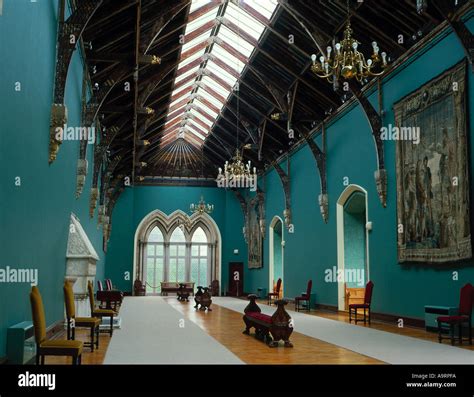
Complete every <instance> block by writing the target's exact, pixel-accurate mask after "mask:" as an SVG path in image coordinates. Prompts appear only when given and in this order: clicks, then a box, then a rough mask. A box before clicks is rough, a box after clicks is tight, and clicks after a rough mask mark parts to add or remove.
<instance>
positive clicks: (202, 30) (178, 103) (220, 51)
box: [162, 0, 278, 145]
mask: <svg viewBox="0 0 474 397" xmlns="http://www.w3.org/2000/svg"><path fill="white" fill-rule="evenodd" d="M277 4H278V2H277V0H231V1H228V0H227V1H225V2H224V1H222V0H193V1H192V3H191V7H190V11H189V16H188V21H189V22H188V24H187V25H186V29H185V34H184V40H185V42H184V43H183V46H182V50H181V60H180V63H179V65H178V70H177V73H176V78H175V89H174V91H173V93H172V95H171V97H172V103H171V104H170V113H169V115H168V118H167V119H166V122H165V131H164V133H163V138H162V139H163V140H165V139H166V141H168V138H170V136H171V135H173V134H174V135H176V138H177V137H178V136H180V137H184V138H185V139H186V135H187V134H190V135H189V138H190V140H192V141H193V142H196V141H199V142H200V144H201V145H202V143H203V142H204V140H205V139H206V137H207V136H208V134H209V132H210V130H211V128H212V126H213V124H214V122H215V120H216V119H217V117H218V116H219V113H220V112H221V111H222V109H223V107H224V106H225V103H226V102H227V100H228V97H229V94H230V93H231V90H232V87H234V85H235V83H236V81H237V79H238V78H239V77H240V75H241V73H242V70H243V69H244V67H245V64H246V63H244V62H242V60H248V59H249V58H250V56H251V54H252V52H253V50H254V44H253V43H250V42H248V41H246V40H245V39H244V38H243V37H241V36H240V35H239V30H240V31H242V32H245V34H246V35H248V36H250V37H251V38H252V39H253V40H255V41H256V42H258V41H259V40H260V38H261V36H262V33H263V32H264V30H265V25H264V24H263V23H262V22H260V21H259V20H261V21H265V20H266V21H268V22H269V21H270V19H271V17H272V15H273V13H274V11H275V9H276V7H277ZM249 11H250V12H249ZM252 13H253V14H254V15H255V14H257V17H258V19H259V20H258V19H256V18H255V17H254V16H253V15H252ZM258 14H259V15H258ZM250 41H251V40H250ZM230 51H231V52H232V53H231V52H230ZM237 57H239V58H240V59H239V58H237ZM173 106H174V108H173ZM177 120H180V121H179V122H178V121H177Z"/></svg>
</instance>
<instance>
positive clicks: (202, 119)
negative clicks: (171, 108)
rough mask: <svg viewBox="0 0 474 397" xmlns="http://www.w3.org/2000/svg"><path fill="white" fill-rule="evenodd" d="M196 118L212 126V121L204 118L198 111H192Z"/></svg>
mask: <svg viewBox="0 0 474 397" xmlns="http://www.w3.org/2000/svg"><path fill="white" fill-rule="evenodd" d="M190 113H191V114H192V115H193V116H194V117H195V118H197V119H199V120H201V121H202V122H203V123H204V124H207V125H208V126H209V127H210V126H211V125H212V121H210V120H209V119H207V118H206V117H204V116H203V115H202V114H201V113H199V112H197V111H196V110H194V109H193V110H191V112H190Z"/></svg>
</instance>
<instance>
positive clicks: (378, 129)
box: [349, 82, 387, 207]
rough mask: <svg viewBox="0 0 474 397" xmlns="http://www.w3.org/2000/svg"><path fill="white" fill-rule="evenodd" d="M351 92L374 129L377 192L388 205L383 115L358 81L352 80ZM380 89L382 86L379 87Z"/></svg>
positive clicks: (382, 201) (383, 202) (383, 203)
mask: <svg viewBox="0 0 474 397" xmlns="http://www.w3.org/2000/svg"><path fill="white" fill-rule="evenodd" d="M349 85H350V89H351V92H352V93H353V94H354V97H355V98H356V99H357V101H358V102H359V104H360V106H361V108H362V110H363V111H364V113H365V115H366V117H367V120H368V121H369V124H370V128H371V130H372V136H373V137H374V142H375V147H376V152H377V166H378V168H377V170H376V171H375V174H374V175H375V183H376V185H377V193H378V195H379V199H380V202H381V203H382V205H383V206H384V207H386V206H387V171H386V170H385V158H384V147H383V140H382V137H381V134H382V117H381V116H380V115H379V113H378V112H377V110H375V108H374V107H373V106H372V104H371V103H370V101H369V100H368V99H367V98H366V97H365V96H364V94H363V93H362V92H361V91H360V88H359V87H358V86H357V85H356V83H354V82H351V83H350V84H349ZM379 89H380V88H379Z"/></svg>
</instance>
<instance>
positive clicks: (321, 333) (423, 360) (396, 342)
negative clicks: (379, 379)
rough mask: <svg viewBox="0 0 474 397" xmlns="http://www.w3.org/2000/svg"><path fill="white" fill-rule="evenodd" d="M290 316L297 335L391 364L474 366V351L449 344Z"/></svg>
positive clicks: (233, 302)
mask: <svg viewBox="0 0 474 397" xmlns="http://www.w3.org/2000/svg"><path fill="white" fill-rule="evenodd" d="M212 302H213V304H216V305H219V306H222V307H225V308H227V309H231V310H234V311H237V312H239V313H243V311H244V308H245V306H247V304H248V302H247V301H245V300H241V299H236V298H227V297H213V298H212ZM259 306H260V308H261V309H262V313H265V314H270V315H271V314H273V313H274V312H275V309H276V308H275V306H271V307H270V306H267V305H259ZM288 313H289V314H290V316H291V317H292V318H293V320H294V332H299V333H301V334H304V335H307V336H310V337H312V338H316V339H319V340H322V341H324V342H328V343H332V344H334V345H337V346H340V347H343V348H345V349H348V350H352V351H354V352H356V353H360V354H363V355H365V356H369V357H372V358H375V359H377V360H380V361H384V362H386V363H389V364H474V351H469V350H466V349H461V348H458V347H453V346H451V345H450V344H448V343H450V342H449V341H443V342H444V343H443V344H440V343H433V342H429V341H425V340H422V339H416V338H412V337H408V336H403V335H397V334H393V333H390V332H384V331H378V330H375V329H371V328H366V327H361V326H356V325H353V324H347V323H343V322H341V321H335V320H330V319H327V318H323V317H318V316H313V315H307V314H303V313H299V312H294V311H288ZM242 327H243V324H242ZM464 343H466V342H464Z"/></svg>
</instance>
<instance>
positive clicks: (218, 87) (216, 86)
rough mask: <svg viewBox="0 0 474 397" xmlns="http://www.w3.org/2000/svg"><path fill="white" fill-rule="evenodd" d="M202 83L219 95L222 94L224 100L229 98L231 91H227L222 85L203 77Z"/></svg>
mask: <svg viewBox="0 0 474 397" xmlns="http://www.w3.org/2000/svg"><path fill="white" fill-rule="evenodd" d="M201 81H202V82H203V83H204V85H207V86H208V87H210V88H212V89H213V90H214V91H216V92H217V93H218V94H221V95H222V96H223V97H224V98H227V97H228V96H229V93H230V91H229V90H226V89H225V88H224V87H222V86H221V85H220V84H217V83H216V82H215V81H214V80H212V79H211V78H210V77H209V76H205V77H203V79H202V80H201Z"/></svg>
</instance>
